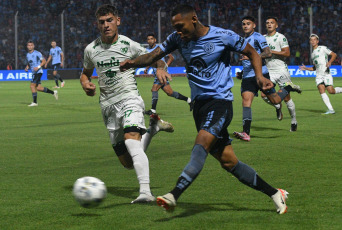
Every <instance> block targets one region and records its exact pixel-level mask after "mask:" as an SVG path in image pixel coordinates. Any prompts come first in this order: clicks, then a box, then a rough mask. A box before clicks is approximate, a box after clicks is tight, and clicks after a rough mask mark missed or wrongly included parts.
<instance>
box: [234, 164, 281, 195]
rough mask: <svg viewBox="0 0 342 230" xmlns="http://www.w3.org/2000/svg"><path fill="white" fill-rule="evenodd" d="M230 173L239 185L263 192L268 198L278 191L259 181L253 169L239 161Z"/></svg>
mask: <svg viewBox="0 0 342 230" xmlns="http://www.w3.org/2000/svg"><path fill="white" fill-rule="evenodd" d="M230 173H232V174H233V175H234V176H235V177H236V178H237V179H238V180H239V181H240V182H241V183H243V184H245V185H247V186H249V187H251V188H254V189H255V190H258V191H260V192H263V193H265V194H266V195H268V196H272V195H274V194H275V193H276V192H277V191H278V190H277V189H275V188H273V187H272V186H270V185H269V184H267V183H266V182H265V181H264V180H263V179H261V178H260V177H259V176H258V175H257V173H256V171H255V170H254V169H253V168H251V167H250V166H248V165H246V164H244V163H242V162H241V161H239V162H238V163H237V164H236V165H235V167H234V168H233V169H232V170H230Z"/></svg>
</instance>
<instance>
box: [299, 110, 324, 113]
mask: <svg viewBox="0 0 342 230" xmlns="http://www.w3.org/2000/svg"><path fill="white" fill-rule="evenodd" d="M299 110H301V111H307V112H310V113H324V112H325V111H324V110H322V109H299Z"/></svg>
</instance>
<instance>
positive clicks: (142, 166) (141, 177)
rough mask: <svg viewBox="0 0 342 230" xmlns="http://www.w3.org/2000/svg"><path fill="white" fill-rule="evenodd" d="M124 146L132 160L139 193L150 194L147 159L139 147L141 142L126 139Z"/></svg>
mask: <svg viewBox="0 0 342 230" xmlns="http://www.w3.org/2000/svg"><path fill="white" fill-rule="evenodd" d="M125 145H126V148H127V150H128V153H129V154H130V155H131V157H132V160H133V165H134V169H135V173H136V174H137V178H138V181H139V184H140V193H147V194H151V189H150V171H149V165H148V158H147V156H146V154H145V152H144V150H143V149H142V147H141V142H140V141H137V140H133V139H127V140H125Z"/></svg>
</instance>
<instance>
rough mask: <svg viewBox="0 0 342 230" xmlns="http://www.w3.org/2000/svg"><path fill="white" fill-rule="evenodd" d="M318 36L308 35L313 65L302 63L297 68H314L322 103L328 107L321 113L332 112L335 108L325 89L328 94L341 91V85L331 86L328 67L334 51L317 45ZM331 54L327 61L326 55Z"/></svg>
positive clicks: (332, 60)
mask: <svg viewBox="0 0 342 230" xmlns="http://www.w3.org/2000/svg"><path fill="white" fill-rule="evenodd" d="M318 43H319V37H318V36H317V34H311V35H310V44H311V46H312V48H313V51H312V54H311V59H312V61H313V64H314V66H313V67H306V66H305V65H304V64H303V65H302V66H300V67H299V68H300V69H301V70H309V71H315V70H316V86H317V89H318V91H319V93H320V94H321V97H322V99H323V102H324V104H325V105H326V106H327V107H328V111H327V112H325V113H323V114H334V113H335V110H334V108H333V107H332V105H331V103H330V100H329V97H328V95H327V94H326V93H325V90H327V91H328V92H329V93H330V94H336V93H342V88H341V87H335V88H334V86H333V77H332V75H331V73H330V69H329V67H330V66H331V63H333V62H334V61H335V59H336V57H337V55H336V53H334V52H333V51H331V50H330V49H329V48H328V47H326V46H319V45H318ZM329 56H331V58H330V60H329V61H328V57H329Z"/></svg>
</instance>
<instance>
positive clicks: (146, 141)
mask: <svg viewBox="0 0 342 230" xmlns="http://www.w3.org/2000/svg"><path fill="white" fill-rule="evenodd" d="M158 132H159V127H158V125H157V124H156V125H154V126H150V127H148V129H147V130H146V133H145V134H144V135H142V137H141V145H142V148H143V150H144V151H146V150H147V147H148V146H149V145H150V143H151V140H152V137H154V135H156V134H157V133H158Z"/></svg>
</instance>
